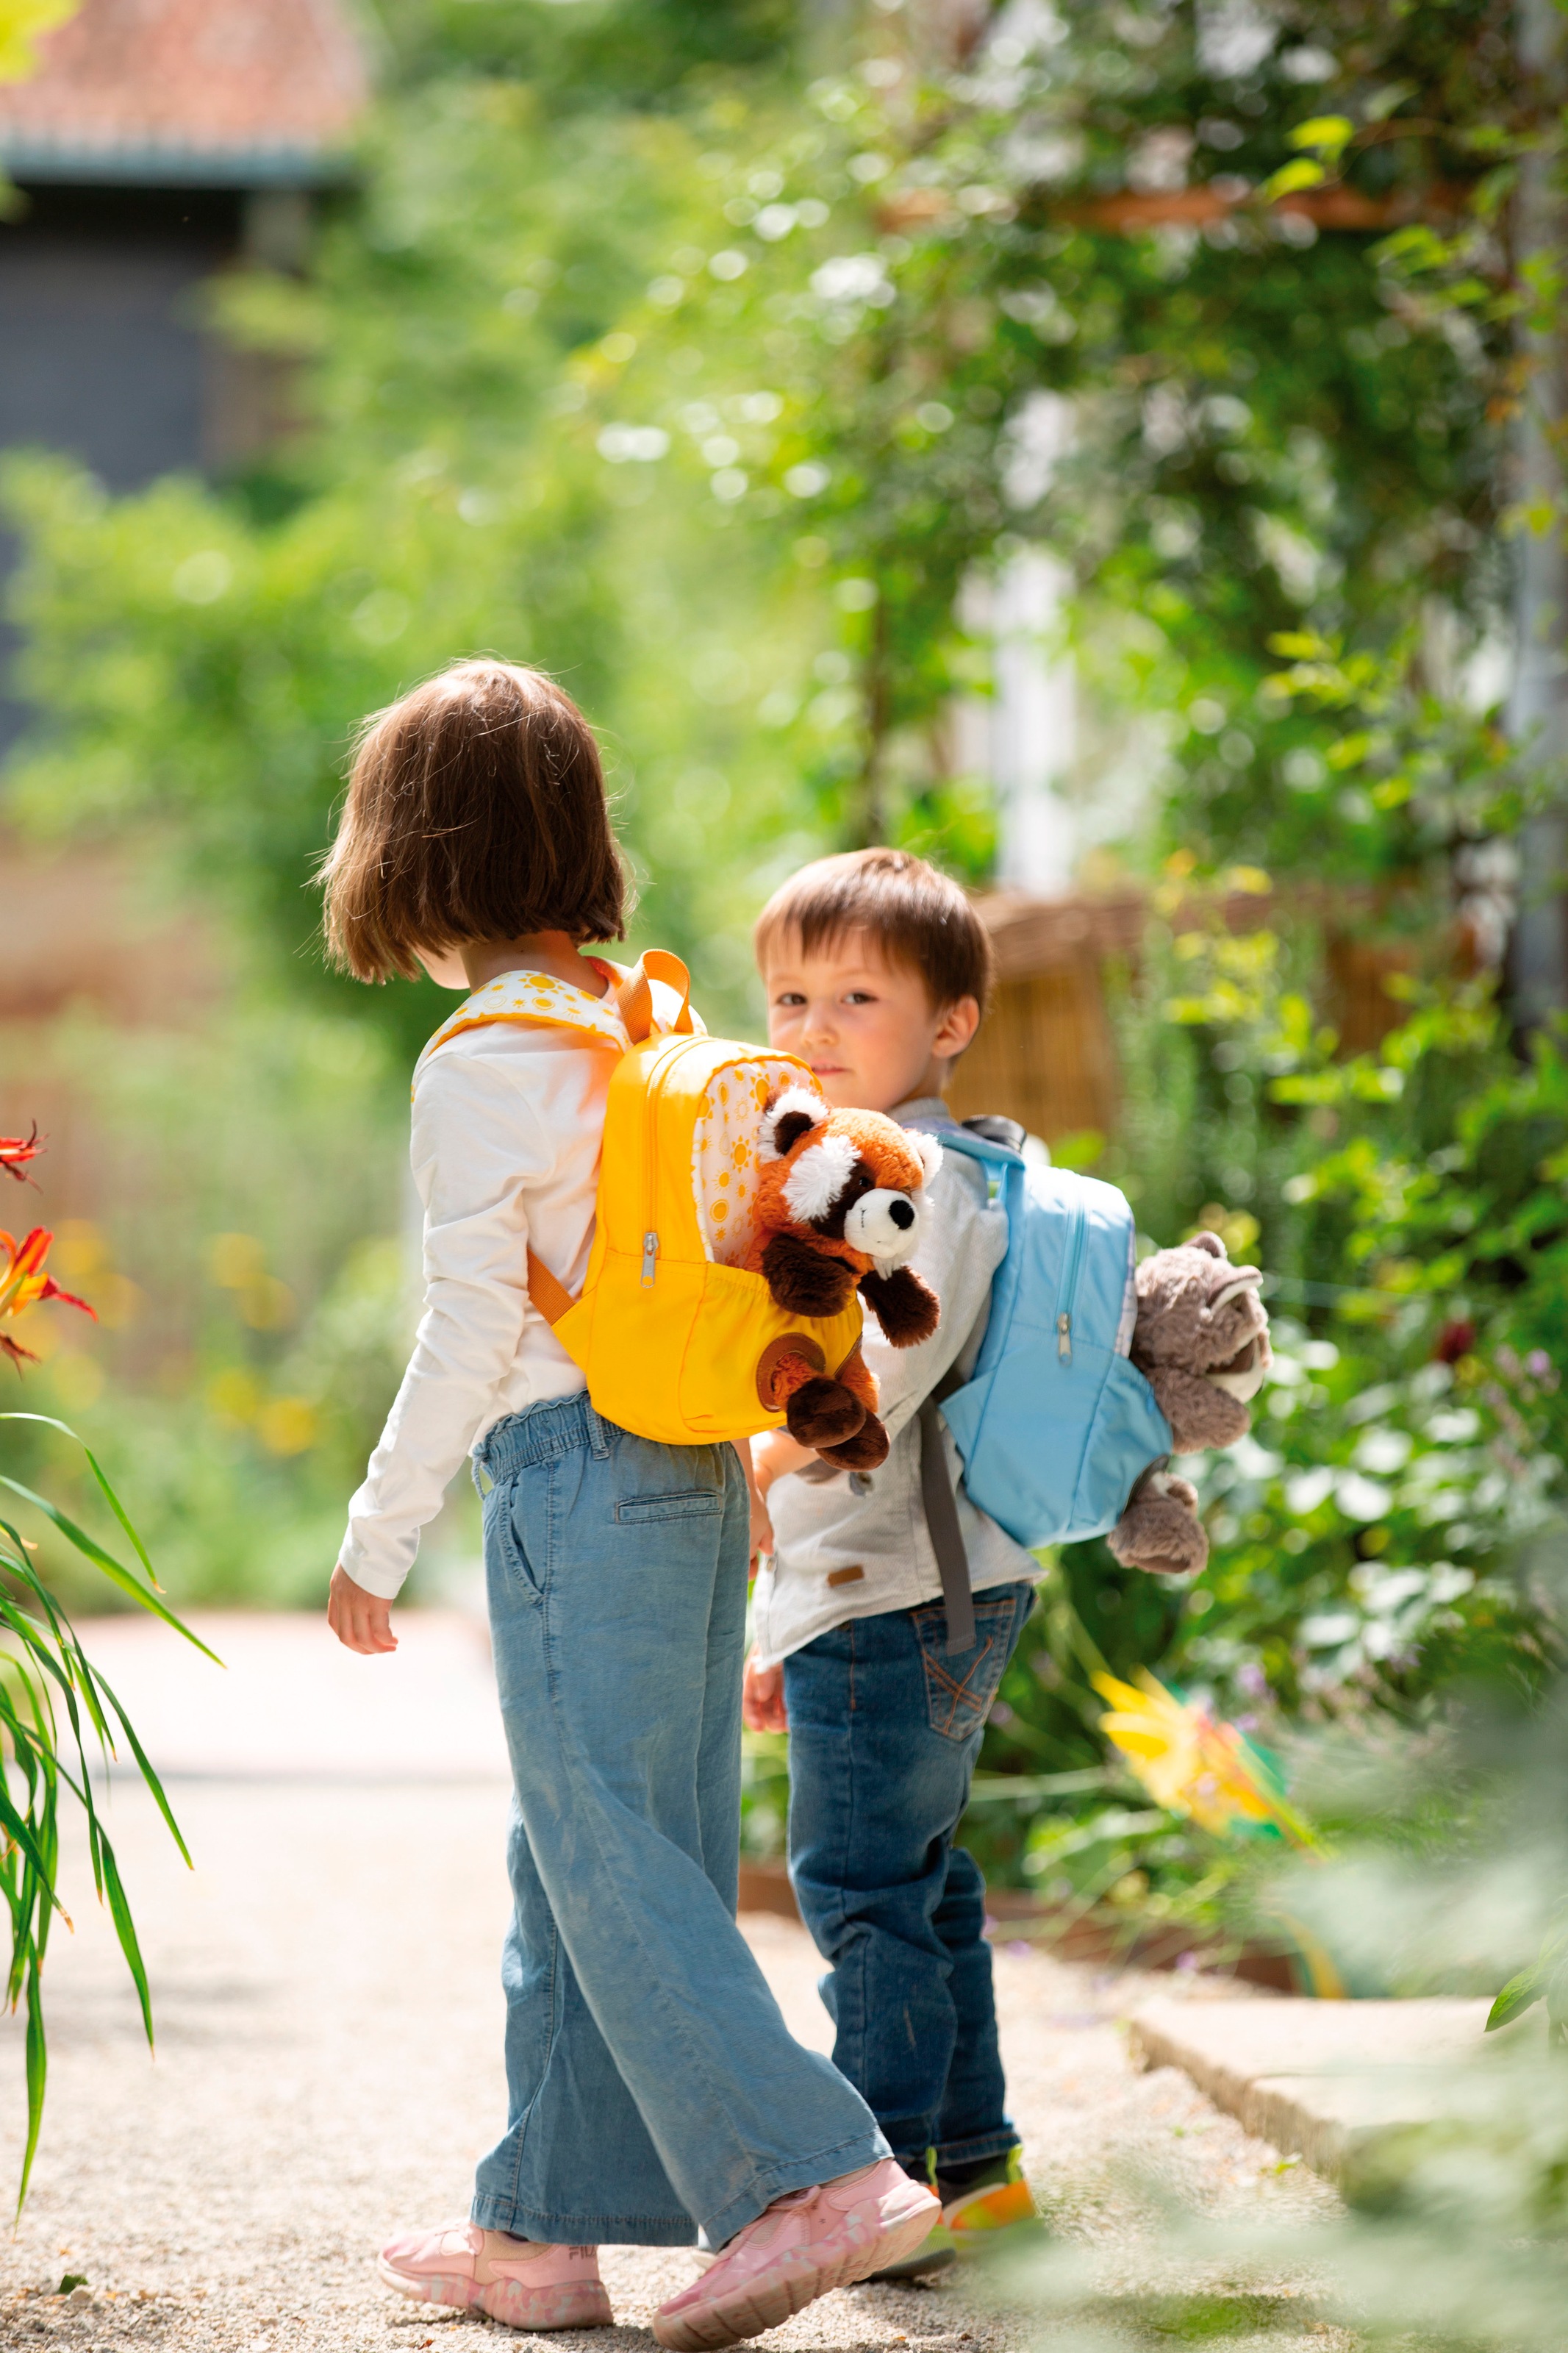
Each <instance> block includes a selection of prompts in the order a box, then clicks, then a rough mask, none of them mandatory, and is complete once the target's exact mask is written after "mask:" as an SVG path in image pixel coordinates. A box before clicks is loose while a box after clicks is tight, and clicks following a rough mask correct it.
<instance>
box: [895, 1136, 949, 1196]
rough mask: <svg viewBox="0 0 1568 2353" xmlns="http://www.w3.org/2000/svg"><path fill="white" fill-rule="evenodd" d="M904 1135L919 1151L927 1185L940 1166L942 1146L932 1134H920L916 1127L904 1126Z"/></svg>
mask: <svg viewBox="0 0 1568 2353" xmlns="http://www.w3.org/2000/svg"><path fill="white" fill-rule="evenodd" d="M904 1135H905V1138H906V1140H907V1141H908V1142H909V1143H910V1144H912V1145H914V1148H915V1150H916V1152H917V1153H919V1155H920V1163H921V1167H922V1168H923V1169H924V1170H925V1181H926V1183H927V1184H928V1185H929V1184H930V1183H931V1178H932V1177H933V1176H935V1175H936V1172H937V1170H938V1169H939V1168H940V1167H941V1166H942V1146H941V1145H940V1144H939V1143H938V1142H937V1140H936V1138H935V1136H934V1135H922V1134H921V1131H920V1129H919V1128H918V1127H906V1128H905V1130H904Z"/></svg>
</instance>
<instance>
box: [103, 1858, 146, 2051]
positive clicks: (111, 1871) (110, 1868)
mask: <svg viewBox="0 0 1568 2353" xmlns="http://www.w3.org/2000/svg"><path fill="white" fill-rule="evenodd" d="M99 1841H100V1848H101V1851H102V1865H103V1887H104V1893H105V1894H106V1895H107V1896H108V1898H109V1910H110V1917H111V1919H112V1920H113V1922H114V1933H115V1935H116V1936H118V1937H119V1939H120V1949H121V1952H122V1953H123V1954H124V1956H125V1966H126V1968H128V1969H129V1970H130V1972H131V1976H132V1982H133V1983H134V1985H135V1988H136V1996H137V2000H139V2001H140V2003H141V2005H142V2025H143V2027H144V2028H145V2029H146V2031H147V2043H148V2047H149V2049H151V2048H152V2043H153V1997H152V1994H151V1992H150V1991H149V1989H148V1985H147V1970H146V1966H145V1964H144V1963H143V1961H142V1947H141V1946H140V1945H139V1944H138V1943H137V1941H136V1923H135V1922H134V1921H133V1920H132V1917H131V1906H130V1905H129V1904H128V1903H127V1902H126V1900H125V1890H124V1888H123V1886H122V1885H121V1879H120V1866H119V1864H118V1863H117V1862H115V1860H114V1849H113V1848H112V1847H111V1846H110V1843H109V1841H108V1840H107V1839H106V1838H105V1837H104V1836H103V1833H102V1831H100V1832H99Z"/></svg>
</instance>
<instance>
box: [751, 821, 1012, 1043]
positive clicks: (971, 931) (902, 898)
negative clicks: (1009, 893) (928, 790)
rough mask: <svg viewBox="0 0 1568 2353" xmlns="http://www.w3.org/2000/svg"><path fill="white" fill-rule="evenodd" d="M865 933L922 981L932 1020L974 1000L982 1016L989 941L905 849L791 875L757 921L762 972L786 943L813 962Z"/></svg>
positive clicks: (951, 888)
mask: <svg viewBox="0 0 1568 2353" xmlns="http://www.w3.org/2000/svg"><path fill="white" fill-rule="evenodd" d="M851 932H865V933H866V934H868V937H869V938H870V939H872V940H873V941H874V942H875V943H876V944H877V946H878V947H879V949H880V950H881V953H882V955H884V957H885V958H886V959H887V961H888V963H889V964H891V965H902V966H903V967H904V969H905V970H906V971H910V972H917V973H919V975H920V976H921V979H922V980H923V981H924V983H925V986H926V994H927V995H928V997H930V998H931V1009H932V1011H933V1012H942V1011H944V1010H945V1008H947V1007H948V1006H950V1005H956V1004H958V1002H959V1001H960V999H961V998H963V997H973V998H974V1000H975V1002H976V1003H977V1004H978V1006H979V1008H980V1010H981V1012H982V1013H984V1010H985V1008H986V1005H987V1003H988V1001H989V999H990V996H991V989H992V985H993V982H994V977H995V959H994V956H993V955H992V951H991V941H990V936H989V934H987V932H986V929H985V926H984V923H982V922H981V920H980V918H979V916H978V915H977V914H976V913H975V912H974V909H973V907H972V906H971V904H970V902H969V901H968V899H967V898H965V896H964V894H963V892H962V891H961V890H960V888H959V886H958V884H957V883H956V882H954V881H952V879H951V877H950V876H948V875H946V874H939V873H938V871H937V870H936V868H935V867H934V866H928V865H927V863H926V861H925V860H924V859H923V858H912V857H911V856H910V853H909V851H908V850H907V849H848V850H845V851H844V852H842V854H841V855H840V856H838V857H837V858H818V859H816V860H813V862H812V864H811V865H809V866H803V867H802V868H801V870H800V871H799V873H798V874H792V875H791V876H790V879H789V881H787V882H785V883H784V884H782V885H781V887H780V888H779V889H778V890H777V891H775V892H773V897H772V898H771V899H770V900H769V901H768V903H767V905H766V906H765V907H764V908H763V912H762V913H761V914H760V915H759V916H758V917H757V923H756V929H755V931H754V932H753V933H752V944H753V946H754V948H755V950H756V957H757V963H758V965H759V967H760V968H761V969H762V970H763V971H765V970H766V969H767V964H768V958H769V956H770V955H772V954H773V951H774V949H775V948H776V947H777V946H778V945H779V944H781V943H782V942H783V941H784V939H786V938H793V939H795V940H797V941H798V942H799V944H800V947H801V951H802V953H803V954H804V955H813V954H815V952H816V950H817V949H818V948H825V947H832V946H834V945H835V944H837V942H838V941H839V940H841V939H843V938H844V937H845V935H846V934H847V933H851Z"/></svg>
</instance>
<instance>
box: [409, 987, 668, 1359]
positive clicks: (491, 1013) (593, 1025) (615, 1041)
mask: <svg viewBox="0 0 1568 2353" xmlns="http://www.w3.org/2000/svg"><path fill="white" fill-rule="evenodd" d="M608 961H609V959H608V958H607V957H606V958H605V962H606V963H608ZM610 968H611V970H612V971H613V972H616V973H618V974H619V975H620V981H619V985H618V987H616V988H614V989H612V990H610V991H608V992H607V993H606V994H605V996H604V997H589V996H588V995H587V994H586V992H585V991H584V990H583V989H580V988H574V987H572V986H571V984H570V983H569V982H565V981H558V980H554V979H552V977H551V976H550V975H549V974H548V973H539V972H527V971H521V972H509V973H503V974H502V975H501V976H500V978H499V979H497V980H492V981H490V982H489V984H488V986H487V987H484V988H479V989H476V990H475V991H474V993H473V995H472V996H471V997H468V998H466V999H465V1001H464V1002H463V1003H462V1004H461V1005H459V1006H458V1009H457V1011H456V1012H455V1013H454V1014H453V1015H452V1016H451V1018H450V1019H449V1020H447V1021H444V1022H443V1023H442V1025H441V1027H440V1029H437V1032H436V1034H435V1036H434V1037H433V1038H432V1039H431V1040H430V1042H429V1044H428V1045H427V1046H426V1049H425V1050H424V1052H423V1053H422V1054H421V1055H420V1057H419V1060H418V1062H417V1064H416V1068H415V1076H416V1078H417V1077H418V1074H419V1072H420V1071H422V1070H423V1069H424V1067H425V1065H426V1062H427V1061H428V1060H430V1057H431V1056H432V1055H433V1054H437V1053H438V1052H439V1051H440V1050H441V1048H442V1047H443V1046H445V1045H447V1043H448V1042H449V1040H450V1039H453V1038H457V1037H459V1036H460V1035H461V1034H462V1032H463V1031H464V1030H467V1029H489V1028H490V1027H491V1026H493V1025H494V1024H496V1023H498V1022H507V1023H512V1024H516V1025H518V1026H520V1027H521V1028H524V1029H575V1030H581V1031H582V1032H584V1035H586V1036H588V1037H592V1038H594V1039H602V1040H603V1041H604V1042H605V1043H606V1044H608V1045H611V1046H614V1047H615V1048H616V1049H617V1050H619V1051H621V1052H623V1053H624V1052H626V1050H627V1049H628V1047H631V1046H640V1045H642V1044H643V1043H644V1042H645V1040H646V1039H648V1038H649V1037H651V1036H652V1034H653V1030H654V1027H655V1022H654V1001H653V983H654V982H655V981H656V980H658V981H662V982H663V983H664V985H665V986H666V987H668V988H671V989H673V990H674V991H675V992H676V994H677V995H678V997H679V999H680V1007H679V1012H678V1013H677V1015H676V1017H675V1019H674V1020H673V1021H672V1022H671V1023H669V1024H668V1029H669V1030H670V1031H672V1032H673V1031H679V1033H681V1034H682V1035H684V1036H689V1035H691V1034H692V1033H693V1031H694V1030H695V1029H696V1027H697V1024H696V1020H695V1017H694V1016H693V1014H692V1010H691V976H690V974H689V972H688V971H687V968H686V966H685V965H683V964H682V963H681V961H680V958H679V956H676V955H668V954H667V953H666V951H665V950H664V949H663V948H649V949H648V950H647V953H646V954H645V955H641V956H639V957H638V959H637V963H636V964H635V965H632V966H631V967H630V968H629V969H628V968H627V967H626V965H611V967H610ZM528 1296H529V1300H530V1302H531V1304H532V1305H533V1306H534V1307H536V1308H537V1309H538V1310H539V1313H540V1314H542V1316H543V1318H544V1320H545V1322H546V1323H547V1324H552V1325H553V1324H559V1323H560V1321H561V1319H562V1317H563V1315H564V1314H566V1313H567V1311H568V1309H569V1308H572V1307H574V1306H575V1305H576V1301H575V1300H574V1298H573V1296H572V1293H570V1292H569V1291H568V1290H567V1288H566V1285H565V1284H564V1283H563V1282H562V1281H561V1279H560V1277H559V1276H558V1275H555V1274H552V1272H551V1270H550V1269H549V1267H547V1266H546V1265H545V1263H544V1261H543V1260H542V1258H540V1257H539V1256H538V1254H537V1253H536V1252H535V1251H534V1250H533V1249H532V1247H530V1249H529V1253H528Z"/></svg>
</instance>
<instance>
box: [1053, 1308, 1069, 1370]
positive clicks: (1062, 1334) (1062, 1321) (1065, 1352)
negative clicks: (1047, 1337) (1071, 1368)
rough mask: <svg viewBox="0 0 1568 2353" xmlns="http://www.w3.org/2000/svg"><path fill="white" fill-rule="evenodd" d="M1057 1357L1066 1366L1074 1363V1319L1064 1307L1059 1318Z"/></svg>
mask: <svg viewBox="0 0 1568 2353" xmlns="http://www.w3.org/2000/svg"><path fill="white" fill-rule="evenodd" d="M1057 1355H1058V1356H1059V1357H1060V1358H1061V1361H1062V1363H1063V1364H1064V1365H1070V1364H1071V1362H1072V1317H1071V1316H1070V1315H1069V1314H1068V1311H1067V1309H1066V1308H1065V1307H1064V1308H1063V1309H1062V1312H1061V1314H1059V1315H1058V1317H1057Z"/></svg>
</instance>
